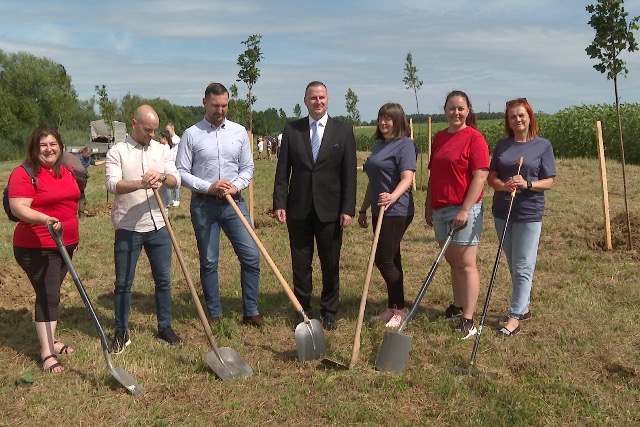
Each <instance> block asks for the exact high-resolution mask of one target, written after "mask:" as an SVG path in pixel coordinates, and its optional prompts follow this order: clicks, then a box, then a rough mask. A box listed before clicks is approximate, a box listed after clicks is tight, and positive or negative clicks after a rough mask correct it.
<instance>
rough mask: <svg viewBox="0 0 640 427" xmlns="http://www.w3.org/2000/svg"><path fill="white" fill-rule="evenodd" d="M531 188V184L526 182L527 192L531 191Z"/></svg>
mask: <svg viewBox="0 0 640 427" xmlns="http://www.w3.org/2000/svg"><path fill="white" fill-rule="evenodd" d="M532 186H533V184H532V183H531V181H527V190H531V187H532Z"/></svg>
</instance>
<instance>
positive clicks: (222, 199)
mask: <svg viewBox="0 0 640 427" xmlns="http://www.w3.org/2000/svg"><path fill="white" fill-rule="evenodd" d="M191 197H193V198H196V199H201V200H205V201H207V202H226V201H227V198H226V197H218V196H216V195H214V194H205V193H197V192H195V191H193V192H192V193H191ZM231 198H232V199H233V200H235V201H236V202H238V201H240V200H241V199H242V196H241V195H240V192H238V193H236V194H232V195H231Z"/></svg>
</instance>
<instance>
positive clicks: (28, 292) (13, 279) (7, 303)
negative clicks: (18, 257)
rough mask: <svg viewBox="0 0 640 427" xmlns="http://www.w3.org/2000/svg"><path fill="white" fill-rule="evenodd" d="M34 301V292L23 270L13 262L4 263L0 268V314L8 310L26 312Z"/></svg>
mask: <svg viewBox="0 0 640 427" xmlns="http://www.w3.org/2000/svg"><path fill="white" fill-rule="evenodd" d="M34 301H35V294H34V292H33V288H32V287H31V283H29V279H28V278H27V276H26V274H25V273H24V271H22V269H21V268H20V267H19V266H18V265H17V264H15V263H6V264H5V265H4V266H3V268H2V270H0V315H1V314H2V313H4V312H5V311H8V310H18V311H24V312H25V313H26V312H27V311H28V310H30V309H31V307H33V303H34Z"/></svg>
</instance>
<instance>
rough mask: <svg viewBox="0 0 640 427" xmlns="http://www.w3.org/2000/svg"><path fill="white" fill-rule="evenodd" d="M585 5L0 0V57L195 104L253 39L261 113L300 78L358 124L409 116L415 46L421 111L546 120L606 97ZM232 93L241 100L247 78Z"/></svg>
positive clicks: (231, 76)
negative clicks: (515, 103)
mask: <svg viewBox="0 0 640 427" xmlns="http://www.w3.org/2000/svg"><path fill="white" fill-rule="evenodd" d="M594 1H595V0H594ZM589 3H593V1H586V0H571V1H562V0H561V1H558V0H554V1H551V0H537V1H535V2H507V1H503V0H483V1H478V0H453V1H448V2H442V1H438V2H436V1H432V0H394V1H388V0H387V1H380V0H371V1H364V0H353V1H349V0H342V1H336V0H326V1H324V2H313V3H312V2H301V1H289V0H271V1H258V0H248V1H236V2H228V1H226V2H222V1H218V0H209V1H207V0H181V1H169V0H161V1H148V0H138V1H132V0H130V1H121V0H117V1H98V0H85V1H80V0H77V1H69V0H58V1H55V2H51V1H41V0H30V1H29V2H24V0H3V2H2V4H1V5H0V20H1V25H0V49H1V50H3V51H5V52H17V51H25V52H29V53H32V54H34V55H37V56H45V57H48V58H50V59H52V60H54V61H56V62H59V63H61V64H62V65H64V67H65V68H66V70H67V72H68V73H69V75H70V76H71V78H72V82H73V85H74V87H75V88H76V90H77V91H78V94H79V96H80V98H82V99H88V98H90V97H91V96H93V95H94V94H95V93H94V86H95V85H102V84H105V85H106V86H107V91H108V93H109V95H110V96H111V97H116V98H122V96H124V95H125V94H126V93H132V94H135V95H140V96H142V97H147V98H154V97H162V98H166V99H168V100H169V101H171V102H172V103H175V104H179V105H200V104H201V99H202V94H203V91H204V88H205V87H206V85H207V84H208V83H209V82H211V81H219V82H221V83H223V84H225V85H226V86H227V87H229V86H231V84H233V83H234V82H235V80H236V76H237V73H238V66H237V63H236V62H237V58H238V55H240V54H241V53H242V52H243V51H244V49H245V46H244V45H242V44H241V42H242V41H243V40H246V39H247V37H248V36H249V35H251V34H256V33H260V34H261V35H262V42H261V48H262V52H263V55H264V59H263V60H262V62H261V63H260V64H259V68H260V70H261V76H260V78H259V80H258V82H257V83H256V85H255V86H254V94H255V96H256V97H257V103H256V105H255V107H254V108H255V109H257V110H263V109H266V108H269V107H275V108H283V109H284V110H285V112H286V113H287V114H288V115H292V114H293V106H294V105H295V104H296V103H300V104H301V105H302V96H303V94H304V88H305V86H306V84H307V83H308V82H309V81H311V80H322V81H323V82H325V83H326V85H327V87H328V88H329V98H330V107H329V112H330V114H333V115H343V114H346V111H345V100H344V95H345V93H346V92H347V89H348V88H351V89H352V90H353V91H354V92H355V93H356V94H357V96H358V98H359V102H358V109H359V111H360V114H361V117H362V118H363V119H366V120H371V119H373V118H375V116H376V112H377V110H378V108H379V107H380V105H382V104H383V103H385V102H388V101H395V102H400V103H401V104H402V105H403V106H404V107H405V110H406V111H407V112H408V113H413V112H415V109H416V105H415V100H414V96H413V92H412V91H410V90H407V89H405V87H404V84H403V83H402V78H403V77H404V71H403V70H404V62H405V57H406V55H407V53H408V52H411V53H412V55H413V60H414V65H415V66H417V68H418V76H419V78H420V79H421V80H423V82H424V85H423V87H422V89H421V90H420V92H419V93H418V99H419V103H420V111H421V112H423V113H439V112H440V111H441V109H442V104H443V102H444V97H445V95H446V93H447V92H449V91H450V90H452V89H461V90H464V91H465V92H467V93H468V95H469V96H470V98H471V100H472V102H473V104H474V107H475V109H476V110H477V111H487V109H488V108H489V105H490V106H491V110H492V111H497V110H500V109H502V107H503V105H504V102H505V101H506V100H507V99H511V98H515V97H521V96H524V97H527V98H528V99H529V100H530V102H532V104H533V106H534V108H536V109H537V110H541V111H545V112H550V113H552V112H555V111H558V110H561V109H564V108H567V107H569V106H571V105H580V104H596V103H613V102H614V93H613V82H611V81H608V80H606V78H605V76H604V75H603V74H600V73H599V72H597V71H596V70H594V69H593V64H594V63H595V61H594V60H591V59H590V58H588V56H587V55H586V53H585V51H584V49H585V47H586V46H587V45H588V44H589V43H590V42H591V41H592V40H593V36H594V30H593V29H592V28H591V27H590V26H589V25H588V24H587V22H588V20H589V14H588V13H587V12H586V11H585V6H586V5H587V4H589ZM639 3H640V2H637V1H627V2H626V4H625V8H626V10H627V11H628V12H629V15H630V16H636V15H640V4H639ZM636 38H637V39H640V34H636ZM623 59H624V60H625V61H626V62H627V66H628V68H629V77H628V78H626V79H624V78H622V79H620V81H619V85H620V93H621V98H622V101H623V102H640V52H634V53H626V54H625V55H624V57H623ZM238 87H239V89H240V94H241V95H242V96H243V95H244V94H245V93H246V87H245V85H244V83H242V82H239V83H238ZM303 110H304V106H303Z"/></svg>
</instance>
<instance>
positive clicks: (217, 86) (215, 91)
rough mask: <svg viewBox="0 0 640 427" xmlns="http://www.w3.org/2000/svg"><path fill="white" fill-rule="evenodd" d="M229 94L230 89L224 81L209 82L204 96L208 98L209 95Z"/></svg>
mask: <svg viewBox="0 0 640 427" xmlns="http://www.w3.org/2000/svg"><path fill="white" fill-rule="evenodd" d="M225 93H226V94H227V95H228V94H229V91H228V90H227V88H226V87H224V85H223V84H222V83H215V82H214V83H209V86H207V88H206V89H205V90H204V97H205V98H207V97H208V96H209V95H224V94H225Z"/></svg>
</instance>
